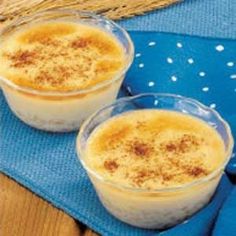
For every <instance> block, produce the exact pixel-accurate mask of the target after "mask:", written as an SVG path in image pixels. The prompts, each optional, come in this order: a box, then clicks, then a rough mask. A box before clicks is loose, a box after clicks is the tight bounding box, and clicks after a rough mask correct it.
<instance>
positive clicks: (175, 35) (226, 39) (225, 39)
mask: <svg viewBox="0 0 236 236" xmlns="http://www.w3.org/2000/svg"><path fill="white" fill-rule="evenodd" d="M126 31H127V32H128V33H129V34H132V33H135V34H138V33H141V34H165V35H171V36H173V37H177V36H180V37H186V38H198V39H202V40H210V41H214V40H218V41H230V42H236V40H235V39H229V38H220V37H205V36H199V35H190V34H179V33H172V32H165V31H154V30H150V31H140V30H126Z"/></svg>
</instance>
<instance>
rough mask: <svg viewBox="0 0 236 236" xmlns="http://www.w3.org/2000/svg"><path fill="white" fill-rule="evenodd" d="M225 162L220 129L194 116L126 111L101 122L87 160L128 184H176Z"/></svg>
mask: <svg viewBox="0 0 236 236" xmlns="http://www.w3.org/2000/svg"><path fill="white" fill-rule="evenodd" d="M224 160H225V149H224V143H223V140H222V139H221V137H220V135H219V134H218V133H217V131H216V130H215V129H214V128H212V127H211V126H209V125H208V124H207V123H205V122H203V121H201V120H200V119H197V118H195V117H193V116H190V115H186V114H182V113H178V112H173V111H166V110H151V109H146V110H140V111H132V112H127V113H123V114H122V115H118V116H115V117H113V118H110V119H109V120H107V121H106V122H104V123H103V124H101V125H100V126H98V127H97V128H96V129H95V130H94V131H93V133H92V134H91V136H90V137H89V139H88V143H87V146H86V151H85V162H86V164H87V165H88V166H89V167H90V168H91V169H93V170H94V171H95V172H96V173H98V174H99V175H101V176H103V177H104V178H105V179H107V180H111V181H113V182H115V183H118V184H121V185H123V186H127V187H135V188H144V189H158V188H163V187H177V186H181V185H184V184H187V183H190V182H192V181H195V180H198V179H200V178H202V177H205V176H207V175H209V174H210V173H211V172H212V171H214V170H215V169H216V168H218V167H219V166H220V165H221V164H222V163H223V162H224Z"/></svg>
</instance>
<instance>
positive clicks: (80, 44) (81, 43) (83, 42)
mask: <svg viewBox="0 0 236 236" xmlns="http://www.w3.org/2000/svg"><path fill="white" fill-rule="evenodd" d="M88 44H89V41H88V40H87V39H85V38H78V39H76V40H74V41H72V43H71V47H72V48H74V49H77V48H85V47H88Z"/></svg>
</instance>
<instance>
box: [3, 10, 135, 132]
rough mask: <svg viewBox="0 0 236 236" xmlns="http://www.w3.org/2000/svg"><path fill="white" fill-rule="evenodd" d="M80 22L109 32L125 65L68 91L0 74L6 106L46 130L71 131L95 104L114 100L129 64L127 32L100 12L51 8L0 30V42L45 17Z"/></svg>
mask: <svg viewBox="0 0 236 236" xmlns="http://www.w3.org/2000/svg"><path fill="white" fill-rule="evenodd" d="M56 20H60V21H66V22H73V23H77V22H78V23H82V24H87V25H90V26H94V27H96V28H100V29H102V30H104V31H105V32H108V33H109V34H111V35H113V36H114V37H115V38H116V39H117V40H118V42H119V43H120V44H121V46H122V48H123V49H124V54H125V65H124V67H123V68H122V70H119V71H117V73H116V74H115V76H114V77H113V78H111V79H109V80H105V81H102V82H98V83H96V84H95V85H93V86H92V87H90V88H88V89H79V90H74V91H69V92H61V91H52V92H51V91H42V90H36V89H31V88H28V87H23V86H19V85H17V84H16V83H14V82H12V81H11V80H9V79H8V78H5V77H3V76H1V75H0V84H1V87H2V90H3V93H4V95H5V97H6V100H7V102H8V105H9V107H10V108H11V110H12V111H13V113H15V115H16V116H17V117H19V118H20V119H21V120H22V121H24V122H25V123H27V124H29V125H30V126H33V127H35V128H38V129H42V130H47V131H56V132H64V131H72V130H77V129H79V127H80V125H81V123H82V122H83V121H84V120H85V119H86V118H87V117H88V116H89V115H91V114H92V113H93V112H94V111H96V110H97V109H98V108H100V107H102V106H104V105H107V104H109V103H110V102H112V101H114V100H115V98H116V96H117V93H118V91H119V88H120V85H121V83H122V81H123V79H124V76H125V74H126V72H127V70H128V68H129V67H130V65H131V63H132V61H133V56H134V47H133V43H132V41H131V39H130V37H129V35H128V33H127V32H126V31H125V30H124V29H122V28H121V27H120V26H118V25H117V24H116V23H114V22H113V21H111V20H108V19H106V18H104V17H102V16H98V15H95V14H93V13H89V12H81V11H76V10H65V9H54V10H47V11H43V12H39V13H36V14H33V15H31V16H27V17H23V18H20V19H19V20H17V21H16V22H14V23H12V24H11V25H9V26H8V27H6V28H5V29H3V30H2V31H1V33H0V44H1V43H2V42H4V41H5V40H7V39H8V37H10V36H11V34H12V33H14V32H16V31H18V30H19V29H21V28H25V27H28V26H30V25H32V24H35V23H40V22H49V21H56Z"/></svg>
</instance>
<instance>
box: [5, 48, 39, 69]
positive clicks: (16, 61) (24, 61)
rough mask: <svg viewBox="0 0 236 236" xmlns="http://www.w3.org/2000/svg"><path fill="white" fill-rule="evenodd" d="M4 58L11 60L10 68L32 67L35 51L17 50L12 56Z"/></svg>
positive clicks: (7, 55) (35, 55)
mask: <svg viewBox="0 0 236 236" xmlns="http://www.w3.org/2000/svg"><path fill="white" fill-rule="evenodd" d="M6 57H7V58H8V59H10V60H11V62H12V63H11V66H12V67H16V68H20V67H25V66H27V65H33V64H34V63H35V59H36V58H37V54H36V52H35V51H29V50H21V49H20V50H18V51H16V52H15V53H14V54H6Z"/></svg>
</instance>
